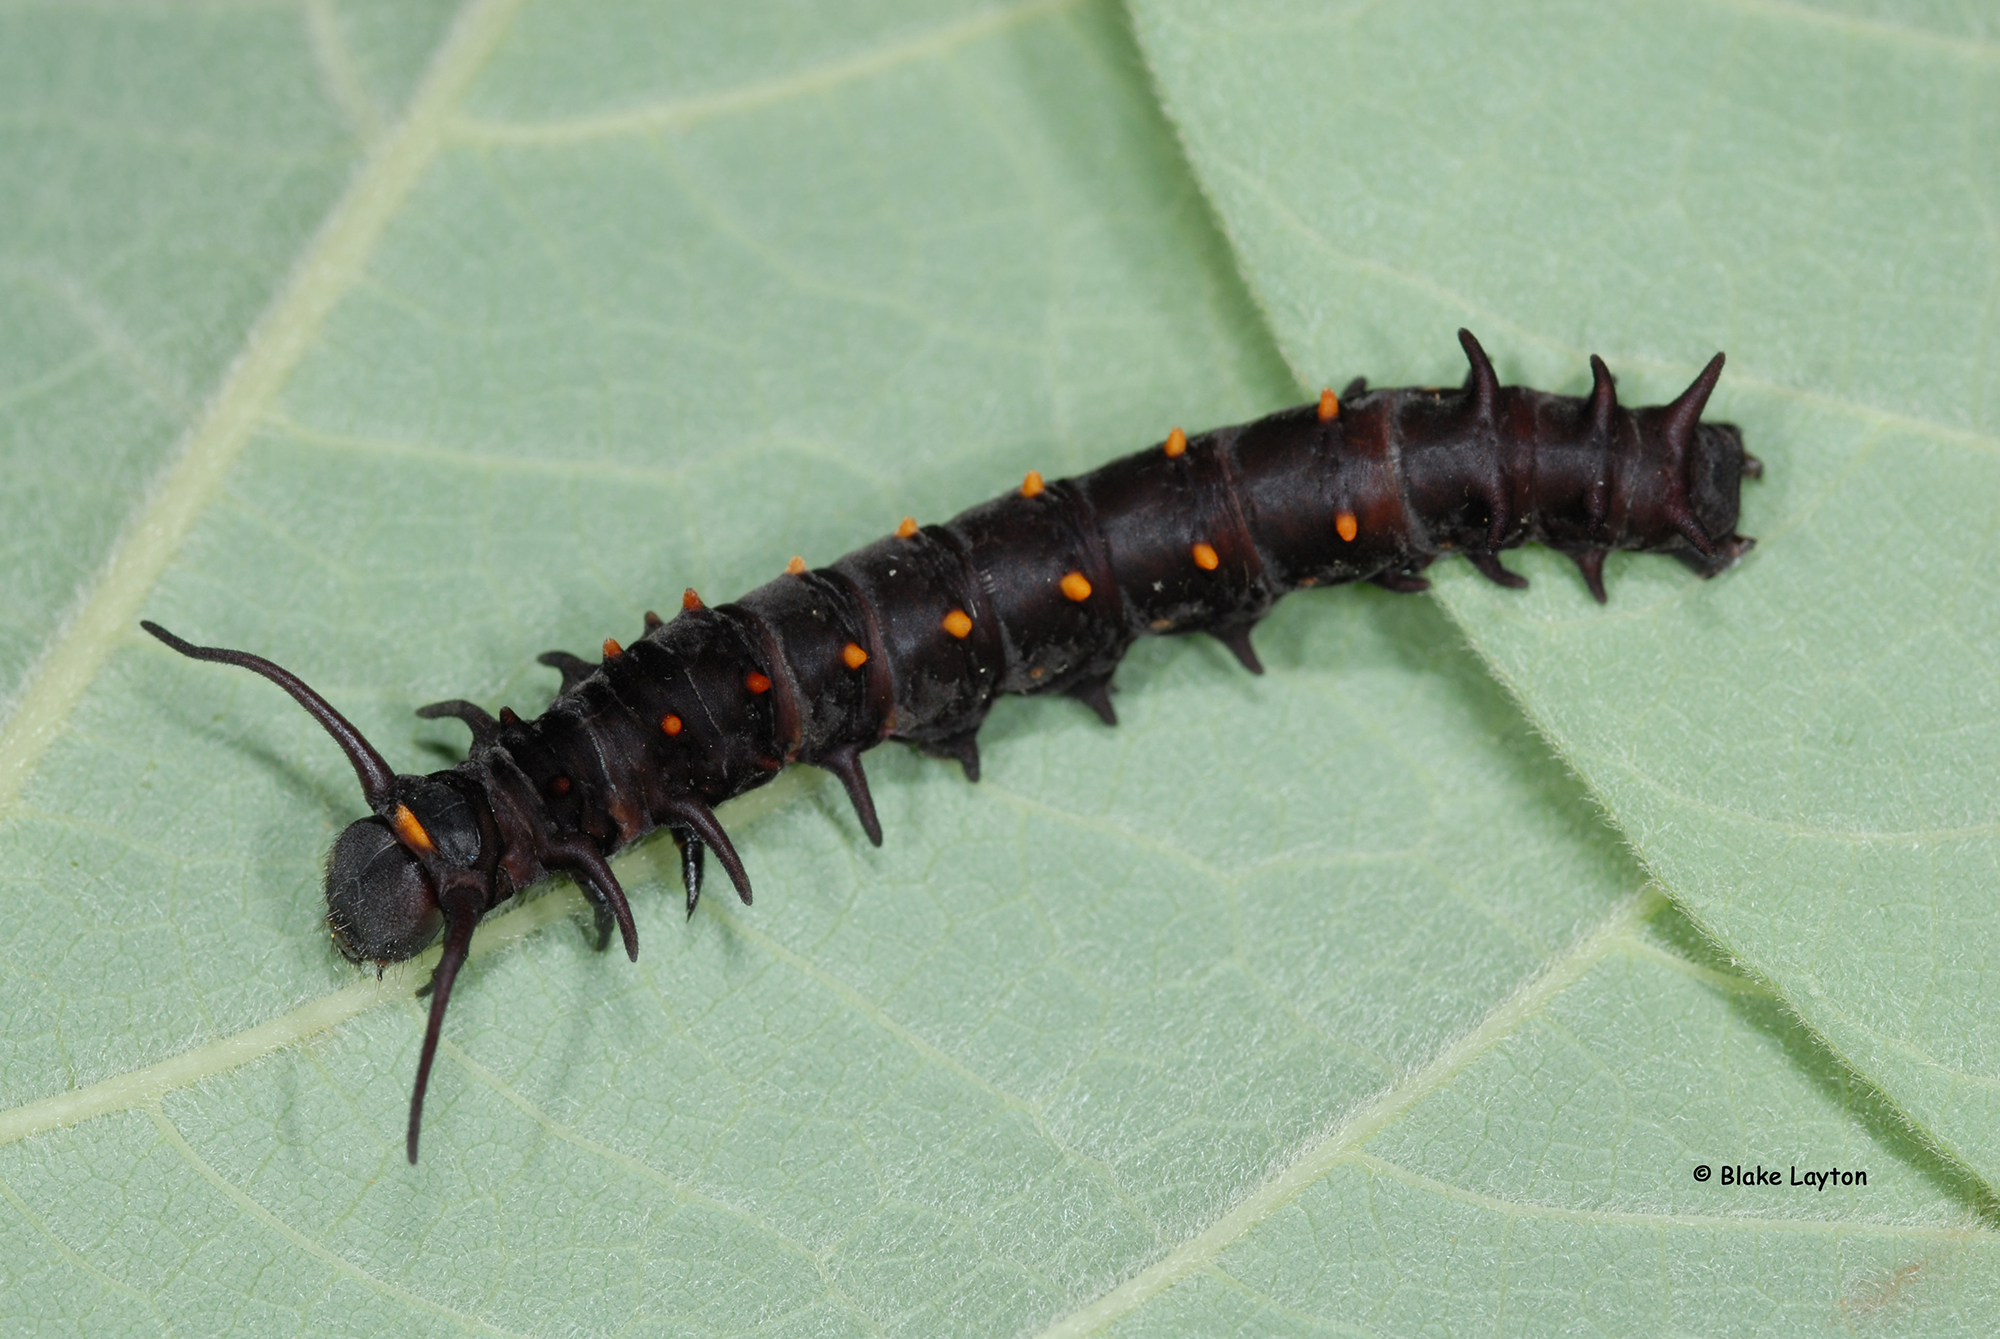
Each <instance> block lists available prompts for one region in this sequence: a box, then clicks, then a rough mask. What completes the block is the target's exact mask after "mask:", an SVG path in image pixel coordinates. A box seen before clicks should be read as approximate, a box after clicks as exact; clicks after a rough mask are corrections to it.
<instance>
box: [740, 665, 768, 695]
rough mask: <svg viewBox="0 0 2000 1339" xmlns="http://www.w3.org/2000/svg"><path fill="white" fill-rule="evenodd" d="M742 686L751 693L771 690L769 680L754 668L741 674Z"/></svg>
mask: <svg viewBox="0 0 2000 1339" xmlns="http://www.w3.org/2000/svg"><path fill="white" fill-rule="evenodd" d="M743 686H744V687H745V688H748V689H749V690H750V691H751V692H753V693H768V692H770V691H771V681H770V680H769V679H768V678H766V677H765V676H763V675H762V674H759V673H758V672H757V671H756V670H751V671H750V672H749V673H748V674H746V675H744V676H743Z"/></svg>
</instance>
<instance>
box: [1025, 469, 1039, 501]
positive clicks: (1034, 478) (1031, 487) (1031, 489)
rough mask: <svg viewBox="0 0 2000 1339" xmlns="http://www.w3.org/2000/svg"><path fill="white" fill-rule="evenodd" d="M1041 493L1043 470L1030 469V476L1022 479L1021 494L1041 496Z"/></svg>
mask: <svg viewBox="0 0 2000 1339" xmlns="http://www.w3.org/2000/svg"><path fill="white" fill-rule="evenodd" d="M1041 495H1042V472H1041V471H1040V470H1029V471H1028V477H1027V478H1025V479H1023V480H1021V496H1022V497H1040V496H1041Z"/></svg>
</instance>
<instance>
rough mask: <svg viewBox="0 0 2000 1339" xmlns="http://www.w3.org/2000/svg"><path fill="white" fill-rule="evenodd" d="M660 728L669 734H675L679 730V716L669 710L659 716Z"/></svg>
mask: <svg viewBox="0 0 2000 1339" xmlns="http://www.w3.org/2000/svg"><path fill="white" fill-rule="evenodd" d="M660 728H661V729H662V730H665V731H666V732H667V733H668V734H670V735H677V734H679V733H680V732H681V718H680V717H678V716H676V715H674V714H673V713H672V712H671V711H670V712H668V713H667V714H666V715H664V716H662V717H660Z"/></svg>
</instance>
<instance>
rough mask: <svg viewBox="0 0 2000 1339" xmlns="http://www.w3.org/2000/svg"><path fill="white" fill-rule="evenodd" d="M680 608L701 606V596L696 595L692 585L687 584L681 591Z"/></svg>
mask: <svg viewBox="0 0 2000 1339" xmlns="http://www.w3.org/2000/svg"><path fill="white" fill-rule="evenodd" d="M681 608H683V609H699V608H701V596H699V595H696V594H695V593H694V587H693V586H689V587H688V588H687V589H686V590H684V591H682V592H681Z"/></svg>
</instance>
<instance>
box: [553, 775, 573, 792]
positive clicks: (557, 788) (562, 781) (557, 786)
mask: <svg viewBox="0 0 2000 1339" xmlns="http://www.w3.org/2000/svg"><path fill="white" fill-rule="evenodd" d="M549 790H550V791H551V792H553V793H554V794H557V795H567V794H569V778H568V777H566V776H559V777H557V778H556V779H555V780H553V781H551V782H549Z"/></svg>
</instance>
